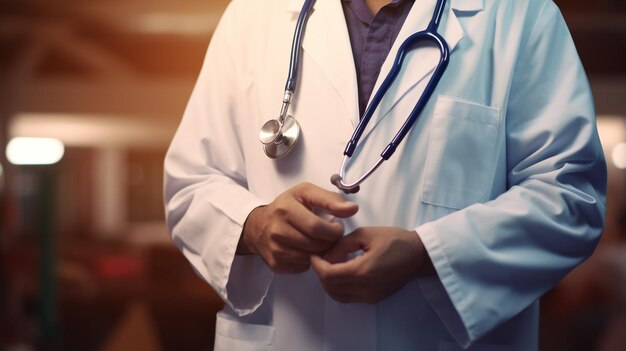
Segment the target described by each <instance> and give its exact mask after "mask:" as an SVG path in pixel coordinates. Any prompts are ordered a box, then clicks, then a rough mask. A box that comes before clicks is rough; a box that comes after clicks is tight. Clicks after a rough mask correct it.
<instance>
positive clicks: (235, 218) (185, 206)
mask: <svg viewBox="0 0 626 351" xmlns="http://www.w3.org/2000/svg"><path fill="white" fill-rule="evenodd" d="M237 3H241V2H235V3H232V4H231V5H230V6H229V7H228V9H227V10H226V12H225V14H224V15H223V17H222V20H221V21H220V24H219V25H218V28H217V29H216V32H215V33H214V35H213V37H212V39H211V44H210V45H209V49H208V52H207V55H206V58H205V62H204V64H203V68H202V70H201V73H200V76H199V78H198V81H197V83H196V86H195V88H194V90H193V93H192V96H191V98H190V100H189V103H188V105H187V108H186V110H185V113H184V116H183V118H182V121H181V123H180V126H179V128H178V130H177V132H176V134H175V136H174V139H173V141H172V142H171V145H170V148H169V150H168V152H167V155H166V158H165V165H164V168H165V172H164V173H165V179H164V182H165V206H166V219H167V224H168V227H169V229H170V232H171V234H172V238H173V241H174V243H175V244H176V246H177V247H178V248H179V249H180V250H181V251H182V253H183V254H184V255H185V256H186V258H187V259H188V260H189V262H190V263H191V264H192V266H193V268H194V270H195V271H196V272H197V273H198V274H199V275H200V276H201V277H202V278H203V279H204V280H206V281H207V282H208V283H209V284H210V285H211V286H212V287H213V288H214V290H215V291H216V292H217V294H218V295H219V296H220V297H221V298H222V299H223V300H224V301H225V303H226V304H227V305H228V306H229V307H231V308H232V309H233V311H235V312H236V313H237V314H239V315H245V314H249V313H252V312H254V311H255V310H256V309H257V308H258V307H259V305H260V304H261V303H262V301H263V299H264V297H265V296H266V294H267V291H268V288H269V285H270V283H271V280H272V279H273V273H272V272H271V270H270V269H269V268H268V267H267V265H265V264H264V262H263V261H262V260H261V259H260V258H259V257H258V256H239V255H236V254H235V252H236V248H237V244H238V242H239V238H240V235H241V232H242V228H243V225H244V222H245V220H246V218H247V216H248V214H249V213H250V212H251V211H252V210H253V209H254V208H256V207H258V206H260V205H262V204H263V202H262V201H261V200H260V199H259V198H257V197H256V196H255V195H254V194H253V193H251V192H250V191H249V190H248V189H247V185H248V184H247V180H246V179H247V178H246V168H245V162H244V157H243V151H242V148H243V145H242V142H241V128H240V123H245V122H242V116H241V115H242V113H241V104H242V103H243V102H241V101H239V100H237V97H238V96H241V94H238V91H239V86H238V84H240V81H241V79H242V77H241V75H242V69H241V68H240V67H241V66H240V64H241V61H239V60H242V58H239V59H238V57H240V56H242V55H241V53H239V54H238V55H235V52H238V51H236V50H237V49H236V48H234V47H233V46H235V45H238V43H241V41H240V40H236V37H237V30H238V28H239V27H240V25H239V24H238V23H237V21H238V19H237V14H236V11H235V10H234V7H235V6H237V5H236V4H237ZM233 4H235V5H233Z"/></svg>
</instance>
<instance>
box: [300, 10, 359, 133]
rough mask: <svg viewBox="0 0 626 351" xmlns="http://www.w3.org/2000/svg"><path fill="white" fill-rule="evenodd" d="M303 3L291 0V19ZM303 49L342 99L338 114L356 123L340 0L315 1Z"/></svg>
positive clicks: (350, 58)
mask: <svg viewBox="0 0 626 351" xmlns="http://www.w3.org/2000/svg"><path fill="white" fill-rule="evenodd" d="M303 3H304V1H303V0H292V1H291V4H290V6H289V11H290V12H292V13H293V14H294V15H293V17H294V23H295V21H296V20H297V16H296V13H299V12H300V10H301V8H302V4H303ZM302 49H303V52H304V53H303V56H304V55H306V56H307V57H309V58H310V59H311V60H312V61H313V62H315V64H316V65H317V66H318V67H319V69H320V70H321V71H322V72H323V73H324V75H325V77H326V79H328V81H329V82H330V83H331V84H332V86H333V87H334V89H335V90H336V91H337V93H338V94H339V95H340V96H341V98H342V100H343V101H344V105H345V110H344V111H338V114H339V115H342V116H344V118H349V119H350V121H351V122H352V123H353V127H354V126H356V124H354V121H357V122H358V120H359V106H358V90H357V79H356V69H355V68H354V58H353V56H352V47H351V46H350V36H349V34H348V28H347V26H346V20H345V18H344V15H343V9H342V7H341V1H339V0H336V1H334V0H332V1H331V0H318V1H316V2H315V5H314V6H313V11H312V12H311V14H310V16H309V21H308V23H307V26H306V29H305V31H304V39H303V42H302ZM303 62H305V60H303ZM305 69H306V67H304V68H303V70H305Z"/></svg>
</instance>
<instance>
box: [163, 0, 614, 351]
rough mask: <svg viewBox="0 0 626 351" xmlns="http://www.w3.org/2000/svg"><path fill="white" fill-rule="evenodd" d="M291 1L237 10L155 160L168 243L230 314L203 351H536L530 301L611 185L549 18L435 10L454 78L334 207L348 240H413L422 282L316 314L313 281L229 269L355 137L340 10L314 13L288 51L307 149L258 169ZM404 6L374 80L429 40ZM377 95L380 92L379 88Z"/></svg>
mask: <svg viewBox="0 0 626 351" xmlns="http://www.w3.org/2000/svg"><path fill="white" fill-rule="evenodd" d="M302 2H303V0H235V1H233V2H232V3H231V4H230V6H229V7H228V9H227V11H226V13H225V15H224V17H223V18H222V21H221V23H220V25H219V27H218V29H217V31H216V33H215V34H214V37H213V39H212V41H211V45H210V48H209V50H208V54H207V56H206V61H205V64H204V66H203V68H202V72H201V74H200V77H199V79H198V83H197V85H196V87H195V89H194V91H193V94H192V97H191V100H190V102H189V105H188V107H187V110H186V112H185V115H184V117H183V120H182V122H181V124H180V127H179V129H178V132H177V134H176V136H175V138H174V140H173V141H172V144H171V147H170V149H169V152H168V154H167V157H166V160H165V181H166V184H165V198H166V210H167V220H168V224H169V226H170V229H171V231H172V236H173V240H174V242H175V243H176V245H177V246H178V247H179V248H180V249H181V250H182V252H183V253H184V255H185V256H186V257H187V258H188V260H189V261H190V262H191V264H192V265H193V267H194V269H195V270H196V271H197V272H198V274H199V275H200V276H201V277H202V278H204V279H205V280H206V281H207V282H208V283H209V284H211V286H213V288H214V289H215V290H216V292H217V293H218V294H219V295H220V296H221V297H222V298H223V299H224V301H225V302H226V307H225V309H224V310H223V311H221V312H220V313H219V314H218V317H217V330H216V341H215V348H216V349H217V350H299V351H309V350H311V351H312V350H328V351H330V350H428V351H430V350H460V349H461V348H467V347H469V349H470V350H524V351H526V350H534V349H536V348H537V329H538V304H537V299H538V298H539V297H540V296H541V295H542V294H543V293H545V292H546V291H547V290H548V289H550V288H551V287H552V286H554V285H555V284H556V283H557V282H558V281H559V280H560V279H561V278H563V276H564V275H565V274H566V273H567V272H568V271H570V270H571V269H572V268H574V267H575V266H576V265H577V264H579V263H580V262H581V261H582V260H584V259H585V258H586V257H588V256H589V255H590V254H591V252H592V251H593V249H594V247H595V245H596V243H597V240H598V238H599V235H600V232H601V229H602V226H603V222H604V201H605V186H606V169H605V163H604V159H603V155H602V152H601V147H600V143H599V140H598V136H597V132H596V126H595V119H594V118H595V116H594V111H593V105H592V98H591V95H590V92H589V87H588V83H587V81H586V78H585V74H584V72H583V68H582V66H581V64H580V61H579V59H578V56H577V53H576V51H575V48H574V45H573V43H572V40H571V38H570V35H569V33H568V30H567V28H566V26H565V24H564V22H563V19H562V17H561V15H560V13H559V11H558V9H557V8H556V6H555V5H554V4H553V3H552V1H550V0H515V1H498V0H449V1H448V5H447V7H446V10H445V12H444V16H443V19H442V23H441V27H440V30H439V32H440V33H443V35H444V37H445V38H446V39H447V41H448V44H449V46H450V49H451V59H450V65H449V67H448V69H447V71H446V73H445V75H444V76H443V78H442V80H441V82H440V84H439V86H438V87H437V90H436V91H435V94H434V95H433V97H432V98H431V100H430V101H429V103H428V105H427V107H426V109H425V110H424V113H423V114H422V116H421V117H420V118H419V120H418V122H417V123H416V125H415V126H414V127H413V130H412V131H411V132H410V134H409V135H408V136H407V139H406V140H405V142H404V143H403V144H402V146H401V147H399V148H398V150H397V151H396V153H395V155H394V156H393V157H392V158H391V159H390V160H389V161H387V162H385V163H384V164H383V165H382V166H381V167H380V168H379V170H378V171H377V172H376V173H374V175H373V176H372V177H371V178H369V179H368V180H367V181H366V182H365V183H364V184H362V186H361V191H360V192H359V193H358V194H356V195H350V196H348V197H349V198H350V199H351V200H352V201H355V202H357V203H358V204H359V206H360V210H359V212H358V214H357V215H355V216H354V217H353V218H351V219H349V220H346V221H345V222H344V223H345V226H346V232H350V231H351V230H353V229H355V228H357V227H361V226H397V227H402V228H405V229H415V230H416V231H417V232H418V233H419V235H420V236H421V238H422V240H423V241H424V244H425V246H426V249H427V251H428V253H429V255H430V257H431V259H432V261H433V263H434V266H435V268H436V271H437V277H431V278H421V279H415V280H413V281H411V282H409V283H408V284H406V286H404V287H403V288H402V289H401V290H399V291H398V292H397V293H395V294H394V295H392V296H390V297H389V298H387V299H385V300H383V301H382V302H380V303H378V304H375V305H367V304H341V303H337V302H335V301H333V300H332V299H330V298H329V297H328V296H327V295H326V293H325V292H324V290H323V289H322V287H321V285H320V283H319V280H318V278H317V276H316V275H315V274H314V273H313V272H312V271H308V272H306V273H301V274H296V275H275V274H273V273H272V272H271V271H270V269H268V267H267V266H266V265H265V264H264V262H263V261H262V260H261V259H260V258H259V257H253V256H236V255H235V250H236V246H237V242H238V240H239V236H240V233H241V229H242V225H243V223H244V221H245V219H246V217H247V215H248V214H249V212H250V211H251V210H252V209H253V208H255V207H256V206H259V205H262V204H266V203H269V202H270V201H272V200H273V199H274V198H275V197H276V196H277V195H278V194H280V193H282V192H283V191H285V190H286V189H288V188H290V187H292V186H294V185H296V184H298V183H300V182H304V181H307V182H311V183H314V184H317V185H319V186H323V187H325V188H328V189H329V190H333V189H334V187H333V186H332V185H331V184H330V182H329V178H330V176H331V175H332V174H333V173H336V172H337V171H338V168H339V165H340V161H341V158H342V151H343V148H344V146H345V144H346V142H347V140H348V139H349V137H350V135H351V133H352V131H353V129H354V127H355V125H356V123H357V122H358V119H359V116H358V102H357V101H358V100H357V85H356V74H355V69H354V63H353V56H352V53H351V48H350V44H349V37H348V32H347V29H346V24H345V20H344V17H343V12H342V8H341V4H340V1H339V0H318V1H317V4H316V5H315V7H314V12H313V13H312V15H311V17H310V20H309V23H308V26H307V28H306V34H305V38H304V43H303V54H302V61H303V63H302V68H301V76H300V81H299V86H298V89H297V92H296V96H295V104H294V106H293V110H292V114H293V115H294V116H295V117H296V118H297V119H298V121H299V122H300V124H301V127H302V132H303V134H302V139H301V140H300V142H299V144H298V145H297V146H296V148H295V150H294V151H293V152H292V154H290V155H289V156H288V157H286V158H285V159H282V160H271V159H269V158H267V157H266V156H265V155H264V153H263V151H262V149H261V144H260V143H259V140H258V131H259V128H260V126H261V125H262V124H263V123H264V122H265V121H266V120H268V119H270V118H276V117H277V115H278V112H279V109H280V102H281V99H282V94H283V88H284V83H285V79H286V75H287V67H288V64H289V53H290V47H291V39H292V35H293V29H294V26H295V23H296V18H297V15H298V13H299V11H300V8H301V5H302ZM434 6H435V0H423V1H416V2H415V5H414V6H413V9H412V10H411V12H410V14H409V16H408V18H407V19H406V22H405V24H404V26H403V28H402V30H401V32H400V34H399V36H398V39H397V40H396V43H395V44H394V46H393V48H392V49H391V54H390V57H388V58H387V60H386V62H385V63H384V65H383V68H382V72H381V77H384V76H385V75H386V73H387V72H388V71H389V68H390V64H391V60H392V59H393V56H394V55H395V53H396V51H397V48H398V46H399V44H400V43H401V42H402V41H403V40H404V39H405V38H406V37H407V36H408V35H410V34H412V33H414V32H416V31H419V30H422V29H424V28H425V27H426V25H427V23H428V22H429V20H430V18H431V16H432V12H433V9H434ZM437 59H438V51H437V50H436V49H434V48H420V49H417V50H414V51H413V52H411V54H409V56H408V58H407V60H406V63H405V65H404V67H403V68H402V71H401V74H400V77H399V78H398V80H397V82H396V83H395V84H394V85H393V87H392V88H391V89H390V91H389V93H388V94H387V96H386V97H385V99H384V100H383V101H382V103H381V106H380V108H379V110H378V112H377V113H376V114H375V115H374V117H373V120H372V122H371V123H370V126H369V127H368V129H367V131H366V132H365V134H364V137H363V138H362V140H363V144H362V145H363V146H362V148H361V149H359V151H357V153H356V155H355V157H354V158H353V159H354V163H353V165H352V166H351V167H350V169H349V172H348V180H352V179H354V177H356V176H359V175H360V174H362V172H363V171H364V170H365V169H366V168H368V167H369V166H370V165H371V164H372V162H374V161H375V160H376V159H377V157H378V155H379V154H380V152H381V151H382V150H383V148H384V146H385V145H386V144H387V143H388V142H389V141H390V138H391V137H392V135H393V134H395V132H396V131H397V129H398V128H399V126H400V124H401V123H402V122H404V120H405V118H406V116H407V115H408V113H409V111H410V110H411V109H412V108H413V106H414V104H415V102H416V101H417V99H418V97H419V96H420V94H421V92H422V90H423V89H424V86H425V84H426V82H427V81H428V78H429V77H430V74H431V73H432V69H433V68H434V66H435V64H436V61H437ZM380 80H381V79H380V78H379V82H378V84H377V86H378V85H380Z"/></svg>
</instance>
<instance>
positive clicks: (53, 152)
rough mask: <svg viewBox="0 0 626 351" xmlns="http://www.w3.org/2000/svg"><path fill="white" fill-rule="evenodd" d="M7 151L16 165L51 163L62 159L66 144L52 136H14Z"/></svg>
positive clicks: (10, 159) (8, 157)
mask: <svg viewBox="0 0 626 351" xmlns="http://www.w3.org/2000/svg"><path fill="white" fill-rule="evenodd" d="M6 153H7V159H9V162H11V163H12V164H14V165H51V164H55V163H57V162H59V160H61V158H62V157H63V154H64V153H65V146H63V143H62V142H61V141H60V140H58V139H52V138H13V139H11V141H9V144H8V145H7V151H6Z"/></svg>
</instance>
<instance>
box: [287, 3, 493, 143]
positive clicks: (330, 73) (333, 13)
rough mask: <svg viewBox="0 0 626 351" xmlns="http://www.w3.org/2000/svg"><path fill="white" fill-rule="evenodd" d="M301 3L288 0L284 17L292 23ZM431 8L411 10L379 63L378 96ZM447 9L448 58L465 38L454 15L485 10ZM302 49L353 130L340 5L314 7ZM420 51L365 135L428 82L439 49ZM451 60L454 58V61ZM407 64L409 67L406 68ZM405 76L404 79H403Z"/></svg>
mask: <svg viewBox="0 0 626 351" xmlns="http://www.w3.org/2000/svg"><path fill="white" fill-rule="evenodd" d="M303 3H304V0H291V2H290V3H289V5H288V7H287V12H289V13H292V16H293V21H294V23H295V21H296V20H297V15H298V14H299V13H300V11H301V9H302V5H303ZM435 4H436V0H426V1H420V2H416V3H415V4H414V5H413V7H412V8H411V11H410V12H409V15H408V17H407V19H406V20H405V22H404V25H403V26H402V29H401V30H400V33H399V34H398V37H397V39H396V41H395V42H394V45H393V46H392V48H391V51H390V54H389V56H388V57H387V59H386V60H385V62H384V63H383V66H382V68H381V72H380V75H379V77H378V81H377V83H376V85H375V87H374V92H375V91H377V89H378V87H379V86H380V85H381V83H382V81H383V79H384V78H385V77H386V75H387V73H388V72H389V71H390V69H391V66H392V63H393V60H394V59H395V54H396V53H397V51H398V47H399V46H400V45H401V44H402V42H404V40H405V39H406V38H408V37H409V36H410V35H411V34H413V33H415V32H418V31H421V30H424V29H425V28H426V27H427V25H428V23H429V22H430V19H431V17H432V14H433V11H434V8H435ZM446 7H447V10H445V13H444V16H443V18H442V23H441V25H440V27H439V33H442V34H443V36H444V38H445V39H446V41H447V42H448V45H449V47H450V52H451V53H452V52H453V51H454V48H455V46H456V44H457V43H458V42H459V41H460V40H461V39H462V38H463V36H464V31H463V28H462V27H461V24H460V23H459V20H458V19H457V16H456V15H455V12H454V11H453V10H455V11H460V12H464V13H472V12H479V11H481V10H482V9H483V7H484V0H448V3H447V4H446ZM302 47H303V51H304V52H305V53H306V54H307V55H308V56H309V57H310V58H311V59H312V60H313V61H314V62H315V63H316V65H317V66H318V67H319V68H320V70H321V71H322V72H324V74H325V76H326V78H327V79H328V80H329V82H330V83H331V84H332V85H333V87H334V88H335V90H336V91H337V93H338V94H339V95H340V96H341V97H342V99H343V101H344V103H345V108H346V110H345V113H346V114H345V116H346V117H347V118H349V119H350V121H351V123H352V126H353V127H356V125H357V124H358V123H359V118H360V116H359V106H358V87H357V78H356V70H355V67H354V58H353V55H352V47H351V46H350V36H349V34H348V29H347V26H346V21H345V17H344V15H343V9H342V7H341V1H338V0H337V1H332V0H318V1H316V2H315V5H314V6H313V10H312V12H311V14H310V17H309V21H308V23H307V26H306V29H305V34H304V40H303V43H302ZM419 51H420V54H419V55H418V61H419V63H417V64H414V63H415V62H413V63H412V62H411V60H408V59H407V60H405V66H406V67H407V68H406V69H404V68H403V71H404V73H403V74H402V76H403V77H405V79H400V78H402V77H399V79H398V80H399V81H398V82H397V84H394V86H392V87H391V88H390V89H389V92H388V95H389V96H385V98H384V99H383V101H382V102H381V103H380V105H379V107H378V110H377V111H376V113H375V114H374V116H373V118H372V121H371V122H370V125H368V128H367V129H366V131H365V134H368V133H369V131H371V130H372V129H373V128H374V127H375V126H376V125H377V124H378V122H379V121H380V120H381V119H382V118H383V117H384V116H386V115H387V114H388V112H389V111H390V110H391V109H392V108H393V106H395V105H396V103H397V102H398V101H399V100H400V99H401V98H402V96H404V95H405V93H406V92H407V91H408V90H410V89H411V88H413V87H414V86H415V85H417V84H418V83H419V82H420V81H421V80H422V79H424V78H429V77H430V73H431V72H432V71H433V69H434V68H435V66H436V64H437V62H438V59H439V55H438V50H436V49H431V48H424V49H421V50H419ZM451 59H454V57H452V58H451ZM409 63H412V64H410V65H407V64H409ZM407 77H408V79H406V78H407ZM396 86H397V87H396ZM373 95H374V94H372V96H373ZM342 115H343V113H342ZM364 136H365V135H364Z"/></svg>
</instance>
